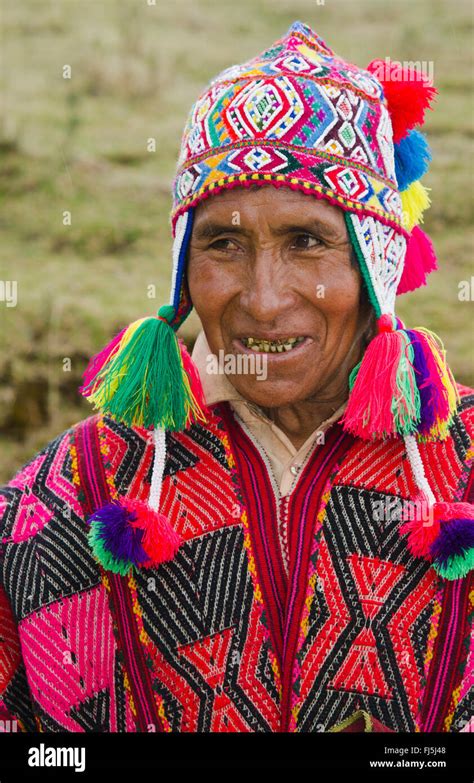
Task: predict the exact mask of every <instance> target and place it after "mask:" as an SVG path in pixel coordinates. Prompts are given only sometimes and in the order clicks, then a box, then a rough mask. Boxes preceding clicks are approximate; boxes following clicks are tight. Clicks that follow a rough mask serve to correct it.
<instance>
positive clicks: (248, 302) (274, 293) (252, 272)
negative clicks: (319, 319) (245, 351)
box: [240, 248, 295, 322]
mask: <svg viewBox="0 0 474 783" xmlns="http://www.w3.org/2000/svg"><path fill="white" fill-rule="evenodd" d="M294 303H295V295H294V293H293V292H292V289H291V286H290V285H289V282H288V279H287V271H286V270H285V267H284V264H283V262H282V260H281V257H280V252H279V250H278V249H277V248H265V249H263V248H261V249H258V250H256V251H255V253H254V255H253V258H252V263H251V265H250V268H249V269H248V273H247V275H246V280H245V285H244V289H243V291H242V294H241V297H240V305H241V307H242V308H243V309H244V310H246V312H247V313H248V314H249V315H250V316H251V317H252V318H253V319H254V320H255V321H260V322H271V321H274V320H275V319H277V318H278V317H280V316H281V315H282V314H283V313H284V312H285V311H287V310H288V309H289V308H290V307H291V306H292V305H294Z"/></svg>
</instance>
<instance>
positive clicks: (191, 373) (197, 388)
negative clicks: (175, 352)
mask: <svg viewBox="0 0 474 783" xmlns="http://www.w3.org/2000/svg"><path fill="white" fill-rule="evenodd" d="M178 343H179V349H180V352H181V360H182V362H183V368H184V371H185V373H186V375H187V376H188V379H189V385H190V387H191V391H192V393H193V397H194V399H195V400H196V403H197V405H198V406H199V408H200V409H201V411H202V412H203V414H204V416H206V417H207V416H208V415H209V409H208V407H207V405H206V400H205V397H204V391H203V388H202V383H201V378H200V377H199V372H198V369H197V367H196V365H195V364H194V362H193V360H192V359H191V356H190V355H189V353H188V349H187V348H186V345H185V344H184V342H183V340H182V339H181V338H180V337H178ZM194 421H196V419H195V417H194V416H193V415H192V412H191V411H190V413H189V416H188V421H187V424H186V426H187V427H189V426H190V424H192V423H193V422H194Z"/></svg>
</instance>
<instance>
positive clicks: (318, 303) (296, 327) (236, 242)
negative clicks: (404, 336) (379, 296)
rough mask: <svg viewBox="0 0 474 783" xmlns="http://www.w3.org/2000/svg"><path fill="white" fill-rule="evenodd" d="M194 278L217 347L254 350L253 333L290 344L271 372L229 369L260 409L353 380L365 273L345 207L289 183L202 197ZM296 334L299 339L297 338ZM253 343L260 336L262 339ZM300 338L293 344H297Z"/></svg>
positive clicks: (271, 358) (273, 359) (270, 364)
mask: <svg viewBox="0 0 474 783" xmlns="http://www.w3.org/2000/svg"><path fill="white" fill-rule="evenodd" d="M188 284H189V290H190V294H191V298H192V301H193V304H194V307H195V309H196V311H197V313H198V315H199V317H200V319H201V322H202V325H203V329H204V332H205V334H206V337H207V340H208V342H209V346H210V348H211V351H212V352H213V353H214V354H216V355H219V351H220V350H223V351H224V353H225V354H239V353H248V354H250V353H252V352H253V351H252V348H251V347H250V346H249V338H250V345H252V339H253V340H254V341H255V340H260V339H263V340H267V341H278V340H281V341H283V342H286V348H284V349H283V350H281V351H278V350H277V351H276V352H272V351H271V350H270V345H266V346H263V348H264V351H265V355H266V357H267V378H266V380H258V376H257V375H254V374H234V375H229V376H228V377H229V380H230V381H231V382H232V384H233V385H234V387H235V388H236V389H237V390H238V391H239V392H240V393H241V394H242V395H243V396H244V397H245V398H246V399H248V400H251V401H252V402H254V403H256V404H257V405H260V406H262V407H266V408H270V407H279V406H282V405H291V404H292V403H296V402H298V401H302V400H306V399H309V398H311V397H312V396H317V395H318V393H320V392H323V393H324V390H326V389H330V388H331V384H332V386H333V388H334V383H336V385H338V384H339V382H340V381H341V377H342V381H343V383H344V382H345V381H346V379H347V374H348V372H349V371H350V369H351V368H352V366H353V365H354V364H355V363H356V360H354V361H352V364H351V365H350V366H349V367H347V362H346V363H344V359H345V358H346V356H347V354H348V351H349V349H350V348H351V345H352V343H353V340H354V338H355V336H356V334H357V332H358V329H359V327H361V325H362V324H363V323H365V321H366V320H367V307H365V308H364V307H361V306H360V293H361V277H360V273H359V271H358V269H357V268H355V267H354V266H353V265H352V264H351V247H350V243H349V238H348V234H347V229H346V226H345V222H344V217H343V213H342V211H341V210H340V209H339V208H337V207H335V206H333V205H331V204H329V202H327V201H324V200H322V199H316V198H314V197H312V196H309V195H305V194H304V193H301V192H298V191H293V190H291V189H289V188H287V187H282V188H278V189H277V188H274V187H273V186H259V187H257V188H253V189H252V190H248V189H246V188H240V187H238V188H234V189H233V190H228V191H224V192H222V193H220V194H218V195H216V196H212V197H211V198H209V199H207V200H206V201H204V202H201V204H199V206H198V207H197V209H196V214H195V221H194V226H193V232H192V237H191V243H190V254H189V263H188ZM294 338H298V341H297V342H296V343H295V342H294ZM254 344H255V343H254ZM291 344H292V345H293V347H292V348H291V350H289V349H288V348H289V345H291Z"/></svg>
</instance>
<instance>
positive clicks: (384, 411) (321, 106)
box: [81, 22, 474, 578]
mask: <svg viewBox="0 0 474 783" xmlns="http://www.w3.org/2000/svg"><path fill="white" fill-rule="evenodd" d="M435 93H436V90H435V88H434V87H433V86H432V85H431V84H430V82H429V81H428V79H427V78H426V77H425V76H424V75H422V74H416V73H413V72H412V71H411V70H404V69H403V68H401V67H400V65H399V64H397V63H391V62H390V61H388V60H386V61H381V60H377V61H374V62H372V63H371V64H370V65H369V66H367V69H365V70H364V69H360V68H358V67H357V66H355V65H352V64H351V63H348V62H346V61H344V60H342V59H341V58H340V57H339V56H338V55H336V54H335V53H334V52H333V51H332V50H331V49H330V48H329V47H328V46H327V45H326V44H325V43H324V41H322V39H321V38H320V37H319V36H318V35H317V34H316V33H315V32H314V31H313V30H311V28H309V27H308V26H307V25H305V24H302V23H301V22H295V23H294V24H293V25H291V27H290V29H289V30H288V32H287V33H286V35H285V36H284V37H283V38H281V39H280V40H278V41H277V42H276V43H274V44H273V45H272V46H271V47H270V48H269V49H266V50H265V51H264V52H263V53H261V54H259V55H257V56H256V57H254V58H253V59H251V60H249V61H248V62H246V63H244V64H242V65H234V66H232V67H230V68H227V69H226V70H224V71H223V72H222V73H220V74H219V75H218V76H217V77H216V78H215V79H213V80H212V81H211V83H210V85H209V86H208V87H207V88H206V90H205V91H204V92H203V93H202V94H201V95H200V97H199V98H198V100H197V101H196V103H195V104H194V105H193V107H192V109H191V112H190V115H189V118H188V121H187V123H186V126H185V129H184V133H183V137H182V144H181V154H180V156H179V161H178V170H177V174H176V177H175V180H174V183H173V208H172V212H171V225H172V231H173V237H174V242H173V272H172V286H171V298H170V304H169V305H165V306H163V307H161V308H160V309H159V311H158V314H157V316H152V317H148V318H142V319H140V320H139V321H136V322H134V323H133V324H131V325H130V326H129V327H127V328H126V329H124V330H123V331H122V332H120V334H118V335H117V336H116V337H115V339H114V340H113V341H112V342H111V343H110V345H109V346H107V348H105V349H104V350H103V351H102V352H101V353H100V354H99V355H98V356H96V357H95V358H94V359H92V360H91V362H90V363H89V366H88V368H87V370H86V372H85V375H84V384H83V386H82V387H81V392H82V393H83V394H84V396H86V397H88V398H89V399H90V400H91V401H92V402H93V403H94V404H95V406H96V407H97V408H99V409H101V410H102V411H103V412H105V413H107V414H109V415H110V416H112V417H114V418H116V419H118V420H120V421H122V422H124V423H125V424H128V425H130V426H132V425H138V426H143V427H153V428H154V442H155V460H154V466H153V479H152V488H151V492H150V498H149V501H148V504H145V503H141V502H139V501H136V500H134V501H130V500H127V499H122V500H121V501H120V502H119V503H115V504H112V505H111V506H110V507H108V508H107V509H106V510H104V509H102V510H101V511H98V512H96V514H95V515H93V517H92V518H91V525H92V530H91V540H92V539H93V543H94V546H95V548H96V554H97V555H98V556H99V557H100V558H101V559H102V561H103V562H104V563H105V562H106V563H107V567H109V568H111V569H112V570H118V571H120V572H121V573H125V572H126V571H127V570H128V569H129V568H130V567H131V566H135V567H139V566H151V565H154V564H156V563H157V562H160V561H162V560H164V559H168V558H169V557H172V556H173V554H174V552H175V551H176V547H177V546H178V545H179V541H178V540H177V539H176V536H175V534H174V531H172V529H171V527H170V526H169V524H168V523H167V521H166V519H164V517H163V515H161V514H160V513H159V500H160V491H161V481H162V473H163V469H164V463H165V449H166V440H165V432H166V430H174V431H179V430H182V429H185V428H186V427H188V426H189V425H190V424H191V423H192V422H195V421H199V420H202V421H205V415H206V406H205V401H204V399H203V395H202V388H201V384H200V379H199V374H198V372H197V369H196V367H195V366H194V365H193V363H192V360H191V358H190V357H189V355H188V353H187V351H186V348H185V346H184V344H183V342H182V341H181V340H179V339H178V338H177V336H176V330H177V329H178V327H179V326H181V324H182V323H183V322H184V320H185V319H186V317H187V316H188V315H189V313H190V311H191V309H192V302H191V298H190V294H189V289H188V286H187V282H186V259H187V250H188V245H189V239H190V236H191V232H192V224H193V214H194V208H195V207H196V205H197V204H199V203H200V202H201V201H203V200H204V199H206V198H209V197H210V196H212V195H213V194H216V193H219V192H221V191H223V190H227V189H229V188H233V187H249V186H251V185H255V184H257V185H269V184H270V185H273V186H275V187H280V186H283V187H290V188H293V189H295V190H299V191H302V192H303V193H306V194H308V195H311V196H313V197H316V198H324V199H326V200H328V201H330V202H331V203H332V204H335V205H337V206H339V207H340V208H341V209H342V210H343V212H344V217H345V221H346V225H347V230H348V234H349V237H350V240H351V242H352V245H353V248H354V250H355V254H356V257H357V260H358V263H359V266H360V271H361V274H362V277H363V279H364V281H365V285H366V287H367V291H368V295H369V299H370V302H371V304H372V306H373V308H374V311H375V314H376V316H377V326H378V333H377V335H376V336H375V337H374V339H372V341H371V342H370V343H369V345H368V347H367V349H366V351H365V353H364V356H363V358H362V360H361V361H360V362H359V364H357V365H356V367H354V369H353V370H352V373H351V375H350V379H349V389H350V393H349V398H348V403H347V408H346V411H345V413H344V416H343V419H342V423H343V426H344V428H345V429H346V430H347V431H349V432H351V433H352V434H354V435H356V436H358V437H361V438H365V439H368V440H371V439H375V438H387V437H394V436H398V435H401V436H403V437H404V438H405V442H406V447H407V453H408V457H409V459H410V463H411V465H412V468H413V473H414V476H415V480H416V482H417V485H418V487H419V490H420V500H421V501H422V502H423V503H424V504H426V505H427V506H428V507H429V509H430V519H431V520H432V519H434V518H436V520H437V522H436V525H430V527H432V528H436V530H437V533H436V536H433V535H431V537H429V536H427V535H425V533H426V531H425V530H424V528H426V525H423V524H422V523H421V522H420V521H419V520H417V519H411V520H410V519H407V520H406V522H405V527H404V530H405V532H408V533H409V545H410V547H411V549H412V551H414V552H416V554H418V555H422V556H424V557H426V558H428V559H430V560H432V561H433V562H434V565H435V567H436V568H437V569H438V571H439V573H441V574H442V575H443V576H446V577H448V578H457V577H458V576H461V575H463V574H464V573H465V572H466V569H469V567H470V565H472V560H473V551H474V550H473V549H472V543H473V541H472V540H471V539H472V530H473V518H474V514H473V513H472V511H473V507H472V506H470V505H469V504H457V505H460V506H463V508H462V509H461V517H459V514H458V510H459V509H456V508H454V510H453V507H455V506H456V504H439V503H438V504H437V503H436V501H435V498H434V495H433V493H432V491H431V489H430V487H429V484H428V482H427V480H426V477H425V475H424V472H423V465H422V462H421V458H420V455H419V450H418V440H435V439H443V438H445V437H446V436H447V433H448V427H449V425H450V423H451V421H452V419H453V416H454V414H455V412H456V406H457V404H458V402H459V397H458V393H457V389H456V385H455V383H454V379H453V377H452V375H451V372H450V370H449V368H448V366H447V364H446V362H445V352H444V350H443V348H442V346H441V345H439V343H438V338H436V335H434V334H433V333H432V332H429V331H428V330H427V329H423V328H419V329H406V328H405V326H404V324H403V323H402V321H401V320H400V319H399V318H398V317H397V316H396V315H395V298H396V295H397V294H402V293H404V292H406V291H411V290H414V289H416V288H418V287H419V286H421V285H424V284H425V283H426V276H427V274H428V273H429V272H431V271H432V270H434V269H436V268H437V264H436V258H435V254H434V250H433V247H432V244H431V242H430V240H429V239H428V237H427V236H426V234H425V233H424V232H423V231H422V230H421V229H420V228H419V225H418V224H419V223H420V222H422V220H423V211H424V210H425V209H426V208H427V207H428V206H429V197H428V193H427V190H426V188H425V187H424V186H423V185H422V183H421V181H420V179H421V177H422V176H423V174H424V173H425V172H426V170H427V167H428V163H429V161H430V159H431V155H430V151H429V148H428V144H427V142H426V140H425V138H424V136H423V135H422V134H421V133H420V132H419V131H418V130H416V129H415V126H419V125H421V124H422V123H423V121H424V113H425V110H426V109H427V108H430V102H431V101H432V99H433V97H434V95H435ZM448 505H449V509H446V508H445V507H446V506H448ZM441 506H443V508H442V509H441ZM438 507H439V508H438ZM420 525H422V527H423V531H422V532H423V536H422V538H423V541H422V543H420V540H421V539H420V535H419V530H420ZM456 525H458V528H459V531H461V532H462V531H464V532H465V530H468V531H469V534H466V535H464V533H463V535H461V537H460V538H459V536H456V535H455V534H454V533H455V529H456ZM111 531H112V533H111ZM446 531H448V533H446ZM453 531H454V532H453ZM432 532H433V531H431V533H432ZM443 535H444V536H445V538H446V537H448V538H449V541H448V543H447V544H446V543H445V545H444V546H442V547H441V548H440V545H439V541H440V536H441V537H442V536H443ZM468 539H469V542H468V545H466V544H465V541H466V540H468ZM170 542H171V543H170Z"/></svg>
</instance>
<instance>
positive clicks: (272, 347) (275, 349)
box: [242, 337, 304, 353]
mask: <svg viewBox="0 0 474 783" xmlns="http://www.w3.org/2000/svg"><path fill="white" fill-rule="evenodd" d="M303 340H304V337H287V338H286V340H257V339H256V338H255V337H243V338H242V342H243V343H244V345H246V346H247V348H251V349H252V351H262V352H264V353H269V352H270V353H282V352H283V351H291V350H292V348H294V347H295V345H297V344H298V343H301V342H303Z"/></svg>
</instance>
